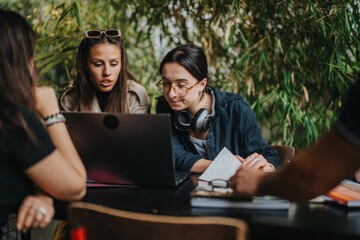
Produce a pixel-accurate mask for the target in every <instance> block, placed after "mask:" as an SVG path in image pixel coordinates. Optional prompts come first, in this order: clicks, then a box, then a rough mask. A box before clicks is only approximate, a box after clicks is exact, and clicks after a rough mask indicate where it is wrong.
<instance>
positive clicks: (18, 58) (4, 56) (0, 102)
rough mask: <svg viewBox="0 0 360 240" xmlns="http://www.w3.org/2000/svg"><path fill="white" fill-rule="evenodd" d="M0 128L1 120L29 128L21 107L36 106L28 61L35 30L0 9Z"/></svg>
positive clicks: (18, 16) (33, 77) (13, 13)
mask: <svg viewBox="0 0 360 240" xmlns="http://www.w3.org/2000/svg"><path fill="white" fill-rule="evenodd" d="M0 26H1V27H0V129H1V128H2V127H3V125H4V124H11V125H15V126H18V127H20V128H22V129H24V130H25V132H26V133H27V135H28V136H29V137H30V139H31V140H34V135H33V134H32V132H31V131H30V130H29V128H28V126H27V124H26V122H25V120H24V118H23V116H22V114H21V109H20V107H24V108H27V109H29V110H31V111H34V109H35V96H34V91H35V85H36V79H35V68H33V69H31V68H30V67H31V61H32V59H33V56H34V49H35V33H34V31H33V30H32V27H31V26H30V25H29V24H28V23H27V22H26V20H25V19H24V18H23V17H22V16H21V15H20V14H18V13H16V12H13V11H8V10H3V9H0Z"/></svg>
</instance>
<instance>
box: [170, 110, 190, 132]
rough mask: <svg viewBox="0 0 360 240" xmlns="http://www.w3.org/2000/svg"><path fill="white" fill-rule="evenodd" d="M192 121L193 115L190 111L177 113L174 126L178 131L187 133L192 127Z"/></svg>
mask: <svg viewBox="0 0 360 240" xmlns="http://www.w3.org/2000/svg"><path fill="white" fill-rule="evenodd" d="M191 119H192V115H191V113H190V112H189V111H186V110H181V111H177V112H175V115H174V126H175V128H176V129H177V130H180V131H187V130H189V129H190V126H191Z"/></svg>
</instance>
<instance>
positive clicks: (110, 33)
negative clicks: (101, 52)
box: [85, 29, 121, 38]
mask: <svg viewBox="0 0 360 240" xmlns="http://www.w3.org/2000/svg"><path fill="white" fill-rule="evenodd" d="M102 34H105V36H106V37H121V32H120V30H118V29H109V30H90V31H86V32H85V37H86V38H100V37H101V35H102Z"/></svg>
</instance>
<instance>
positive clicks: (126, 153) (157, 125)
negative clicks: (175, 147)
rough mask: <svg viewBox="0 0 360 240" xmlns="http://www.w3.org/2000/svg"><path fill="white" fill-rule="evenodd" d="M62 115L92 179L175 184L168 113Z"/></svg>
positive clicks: (113, 181) (69, 113) (104, 181)
mask: <svg viewBox="0 0 360 240" xmlns="http://www.w3.org/2000/svg"><path fill="white" fill-rule="evenodd" d="M63 114H64V115H65V117H66V125H67V128H68V130H69V133H70V136H71V138H72V140H73V142H74V145H75V147H76V149H77V150H78V152H79V155H80V157H81V159H82V160H83V162H84V165H85V167H86V170H87V174H88V179H89V180H92V181H95V182H100V183H115V184H136V185H145V186H174V185H176V184H175V176H174V175H175V167H174V160H173V153H172V143H171V125H170V124H171V122H170V116H169V115H168V114H156V115H152V114H119V113H118V114H112V113H111V114H110V113H109V114H106V113H78V112H64V113H63Z"/></svg>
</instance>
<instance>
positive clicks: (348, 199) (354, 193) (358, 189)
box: [326, 180, 360, 207]
mask: <svg viewBox="0 0 360 240" xmlns="http://www.w3.org/2000/svg"><path fill="white" fill-rule="evenodd" d="M326 196H327V197H329V198H330V199H331V200H332V201H334V202H336V203H338V204H340V205H343V206H347V207H360V184H358V183H355V182H353V181H350V180H344V181H342V182H341V183H340V184H339V185H337V186H336V187H335V188H333V189H332V190H331V191H329V192H328V193H327V194H326Z"/></svg>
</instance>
